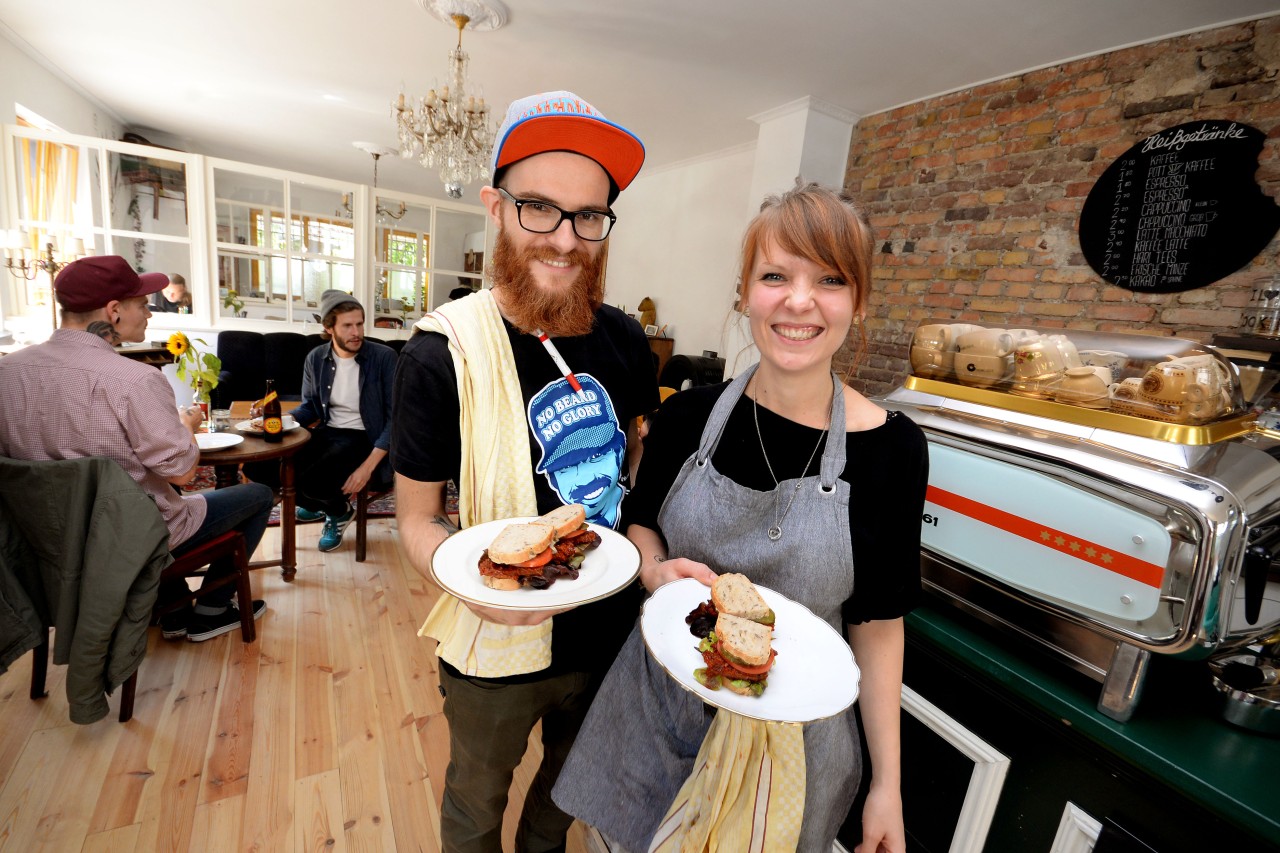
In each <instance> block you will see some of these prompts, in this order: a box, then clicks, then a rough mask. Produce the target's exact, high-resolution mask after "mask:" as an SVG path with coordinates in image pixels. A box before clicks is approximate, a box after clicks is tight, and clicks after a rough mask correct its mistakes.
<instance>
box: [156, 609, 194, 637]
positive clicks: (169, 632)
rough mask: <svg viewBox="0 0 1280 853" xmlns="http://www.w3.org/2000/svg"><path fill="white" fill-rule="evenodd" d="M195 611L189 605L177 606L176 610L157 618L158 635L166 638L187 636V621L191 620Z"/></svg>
mask: <svg viewBox="0 0 1280 853" xmlns="http://www.w3.org/2000/svg"><path fill="white" fill-rule="evenodd" d="M194 612H195V611H194V610H192V608H191V605H190V604H188V605H187V606H186V607H179V608H178V609H177V610H171V611H169V612H168V613H166V614H164V615H163V616H161V617H160V619H159V625H160V636H162V637H164V638H165V639H166V640H181V639H182V638H183V637H185V636H187V623H188V622H190V621H191V616H192V614H193V613H194Z"/></svg>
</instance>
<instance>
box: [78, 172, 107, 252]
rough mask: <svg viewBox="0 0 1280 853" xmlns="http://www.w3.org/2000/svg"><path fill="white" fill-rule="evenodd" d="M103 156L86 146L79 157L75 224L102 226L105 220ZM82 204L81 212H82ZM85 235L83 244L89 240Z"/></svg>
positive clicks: (92, 226)
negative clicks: (103, 208)
mask: <svg viewBox="0 0 1280 853" xmlns="http://www.w3.org/2000/svg"><path fill="white" fill-rule="evenodd" d="M103 160H104V157H103V152H102V151H101V150H100V149H92V148H86V149H85V150H84V151H83V152H82V154H81V157H80V169H79V171H80V183H79V189H77V190H76V225H77V227H80V226H81V225H84V226H86V227H90V228H95V229H97V228H103V227H104V224H105V222H106V220H104V219H103V216H102V163H103ZM82 206H83V212H82ZM84 236H85V244H86V245H87V244H88V242H89V240H88V236H87V235H84Z"/></svg>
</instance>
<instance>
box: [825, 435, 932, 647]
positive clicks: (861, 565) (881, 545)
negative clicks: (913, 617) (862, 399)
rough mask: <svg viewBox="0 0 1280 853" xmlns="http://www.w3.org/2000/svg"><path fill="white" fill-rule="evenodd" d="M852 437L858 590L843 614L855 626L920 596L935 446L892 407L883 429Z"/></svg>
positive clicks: (849, 473)
mask: <svg viewBox="0 0 1280 853" xmlns="http://www.w3.org/2000/svg"><path fill="white" fill-rule="evenodd" d="M851 436H853V438H854V440H853V441H852V442H851V445H852V446H851V447H850V450H849V452H850V460H851V462H850V464H851V466H852V465H857V468H860V469H861V470H857V471H856V473H855V470H850V469H847V470H846V473H845V479H848V480H849V481H850V483H851V486H852V488H851V489H850V498H849V515H850V533H851V537H852V540H853V564H854V594H853V597H852V598H850V599H849V600H848V601H846V602H845V604H844V607H843V614H844V619H845V621H846V622H848V623H851V624H858V623H860V622H867V621H870V620H872V619H897V618H898V617H900V616H904V615H906V614H907V613H909V612H910V611H911V610H912V609H913V608H914V607H915V606H916V605H917V604H918V603H919V599H920V517H921V515H922V514H923V512H924V498H925V490H926V488H927V487H928V484H929V452H928V443H927V441H926V440H925V437H924V433H923V432H922V431H921V430H920V428H919V427H918V426H916V424H915V423H914V422H913V421H912V420H911V419H910V418H908V417H906V416H905V415H902V414H900V413H897V412H890V414H889V420H888V422H887V423H886V424H885V425H884V426H883V427H881V428H880V429H878V430H872V431H870V432H869V433H866V434H862V435H859V434H858V433H852V434H851ZM854 460H857V461H856V462H855V461H854Z"/></svg>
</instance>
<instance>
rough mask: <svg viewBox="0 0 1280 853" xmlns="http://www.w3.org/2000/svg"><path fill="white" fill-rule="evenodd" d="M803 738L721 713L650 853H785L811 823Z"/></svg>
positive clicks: (793, 729) (790, 728)
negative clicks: (806, 821)
mask: <svg viewBox="0 0 1280 853" xmlns="http://www.w3.org/2000/svg"><path fill="white" fill-rule="evenodd" d="M804 796H805V758H804V730H803V729H802V728H801V727H800V726H799V725H798V724H795V723H766V722H761V721H760V720H751V719H748V718H746V717H743V716H740V715H738V714H734V713H732V712H731V711H726V710H724V709H723V708H722V709H720V710H719V711H717V712H716V716H715V719H714V720H712V721H711V728H710V729H708V730H707V735H706V737H704V738H703V739H702V746H701V748H699V750H698V757H697V759H696V760H695V761H694V764H693V772H692V773H691V774H690V775H689V778H688V779H686V780H685V783H684V785H682V786H681V787H680V791H679V793H677V794H676V798H675V800H674V801H673V802H672V804H671V807H670V808H668V809H667V813H666V816H665V817H663V819H662V823H661V824H660V825H659V827H658V831H657V833H655V834H654V837H653V842H652V843H651V844H650V846H649V851H650V853H704V851H710V853H716V851H723V853H782V851H791V850H795V849H796V845H797V844H798V843H799V841H800V825H801V822H802V820H803V818H804Z"/></svg>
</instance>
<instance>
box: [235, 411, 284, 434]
mask: <svg viewBox="0 0 1280 853" xmlns="http://www.w3.org/2000/svg"><path fill="white" fill-rule="evenodd" d="M280 420H281V421H283V422H284V431H285V432H288V431H289V430H291V429H296V428H297V426H298V422H297V421H296V420H294V417H293V415H285V416H284V417H282V418H281V419H280ZM236 429H238V430H240V431H241V432H247V433H249V434H250V435H262V427H260V426H254V423H253V421H252V420H248V421H240V423H238V424H236Z"/></svg>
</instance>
